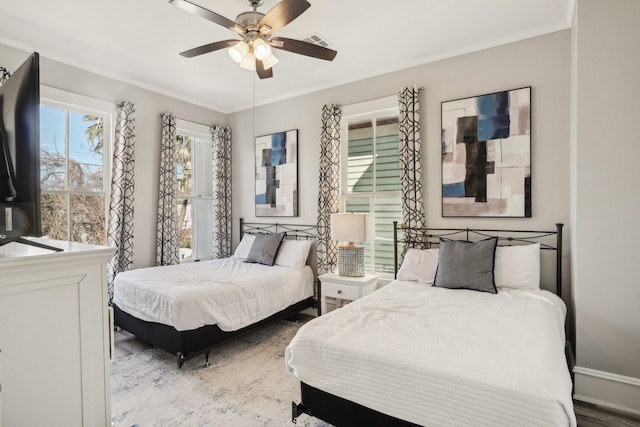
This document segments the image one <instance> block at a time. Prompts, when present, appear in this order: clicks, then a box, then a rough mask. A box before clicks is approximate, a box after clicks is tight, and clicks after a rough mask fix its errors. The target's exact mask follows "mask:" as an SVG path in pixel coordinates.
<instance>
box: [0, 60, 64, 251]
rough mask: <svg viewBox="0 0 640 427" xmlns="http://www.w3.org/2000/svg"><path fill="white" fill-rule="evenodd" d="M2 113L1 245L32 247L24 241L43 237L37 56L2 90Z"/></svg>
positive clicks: (12, 76)
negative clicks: (22, 244)
mask: <svg viewBox="0 0 640 427" xmlns="http://www.w3.org/2000/svg"><path fill="white" fill-rule="evenodd" d="M0 110H1V114H0V246H1V245H4V244H6V243H10V242H19V243H26V244H33V242H31V241H29V240H25V239H23V238H22V237H23V236H33V237H40V236H42V225H41V218H40V56H39V55H38V53H37V52H34V53H33V54H31V56H30V57H29V58H28V59H27V60H26V61H25V62H24V63H23V64H22V65H21V66H20V67H19V68H18V69H17V70H16V71H15V72H14V73H13V74H11V76H10V77H9V79H8V80H6V81H5V82H4V83H3V84H2V85H1V86H0ZM34 246H42V245H39V244H34ZM47 248H48V249H53V248H49V247H47Z"/></svg>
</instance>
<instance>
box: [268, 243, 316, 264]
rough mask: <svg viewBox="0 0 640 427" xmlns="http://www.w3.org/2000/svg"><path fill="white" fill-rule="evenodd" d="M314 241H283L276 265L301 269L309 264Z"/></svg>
mask: <svg viewBox="0 0 640 427" xmlns="http://www.w3.org/2000/svg"><path fill="white" fill-rule="evenodd" d="M312 244H313V240H286V239H285V240H283V241H282V245H280V250H279V251H278V256H277V257H276V265H282V266H284V267H293V268H300V267H303V266H304V265H305V264H306V263H307V258H308V257H309V249H311V245H312Z"/></svg>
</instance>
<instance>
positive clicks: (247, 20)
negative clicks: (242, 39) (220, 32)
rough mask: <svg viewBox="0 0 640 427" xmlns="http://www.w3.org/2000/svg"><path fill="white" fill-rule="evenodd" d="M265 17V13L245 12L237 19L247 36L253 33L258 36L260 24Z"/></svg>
mask: <svg viewBox="0 0 640 427" xmlns="http://www.w3.org/2000/svg"><path fill="white" fill-rule="evenodd" d="M263 17H264V13H260V12H255V11H253V12H243V13H241V14H240V15H238V16H237V17H236V23H237V24H238V25H240V26H241V27H243V28H244V29H245V31H246V34H247V35H249V34H251V33H252V32H255V33H256V34H257V33H258V32H259V31H258V23H260V21H261V20H262V18H263Z"/></svg>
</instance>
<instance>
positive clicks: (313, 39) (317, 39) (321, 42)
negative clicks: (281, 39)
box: [302, 34, 330, 47]
mask: <svg viewBox="0 0 640 427" xmlns="http://www.w3.org/2000/svg"><path fill="white" fill-rule="evenodd" d="M302 41H303V42H307V43H313V44H317V45H318V46H322V47H329V46H330V44H329V42H328V41H326V40H325V39H323V38H322V36H320V35H319V34H312V35H310V36H309V37H307V38H305V39H302Z"/></svg>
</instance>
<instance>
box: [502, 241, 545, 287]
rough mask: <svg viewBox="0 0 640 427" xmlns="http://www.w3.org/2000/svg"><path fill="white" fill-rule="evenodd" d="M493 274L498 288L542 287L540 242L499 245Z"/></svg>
mask: <svg viewBox="0 0 640 427" xmlns="http://www.w3.org/2000/svg"><path fill="white" fill-rule="evenodd" d="M493 275H494V280H495V283H496V287H498V288H519V289H540V243H536V244H532V245H516V246H498V247H497V248H496V258H495V265H494V268H493Z"/></svg>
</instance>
